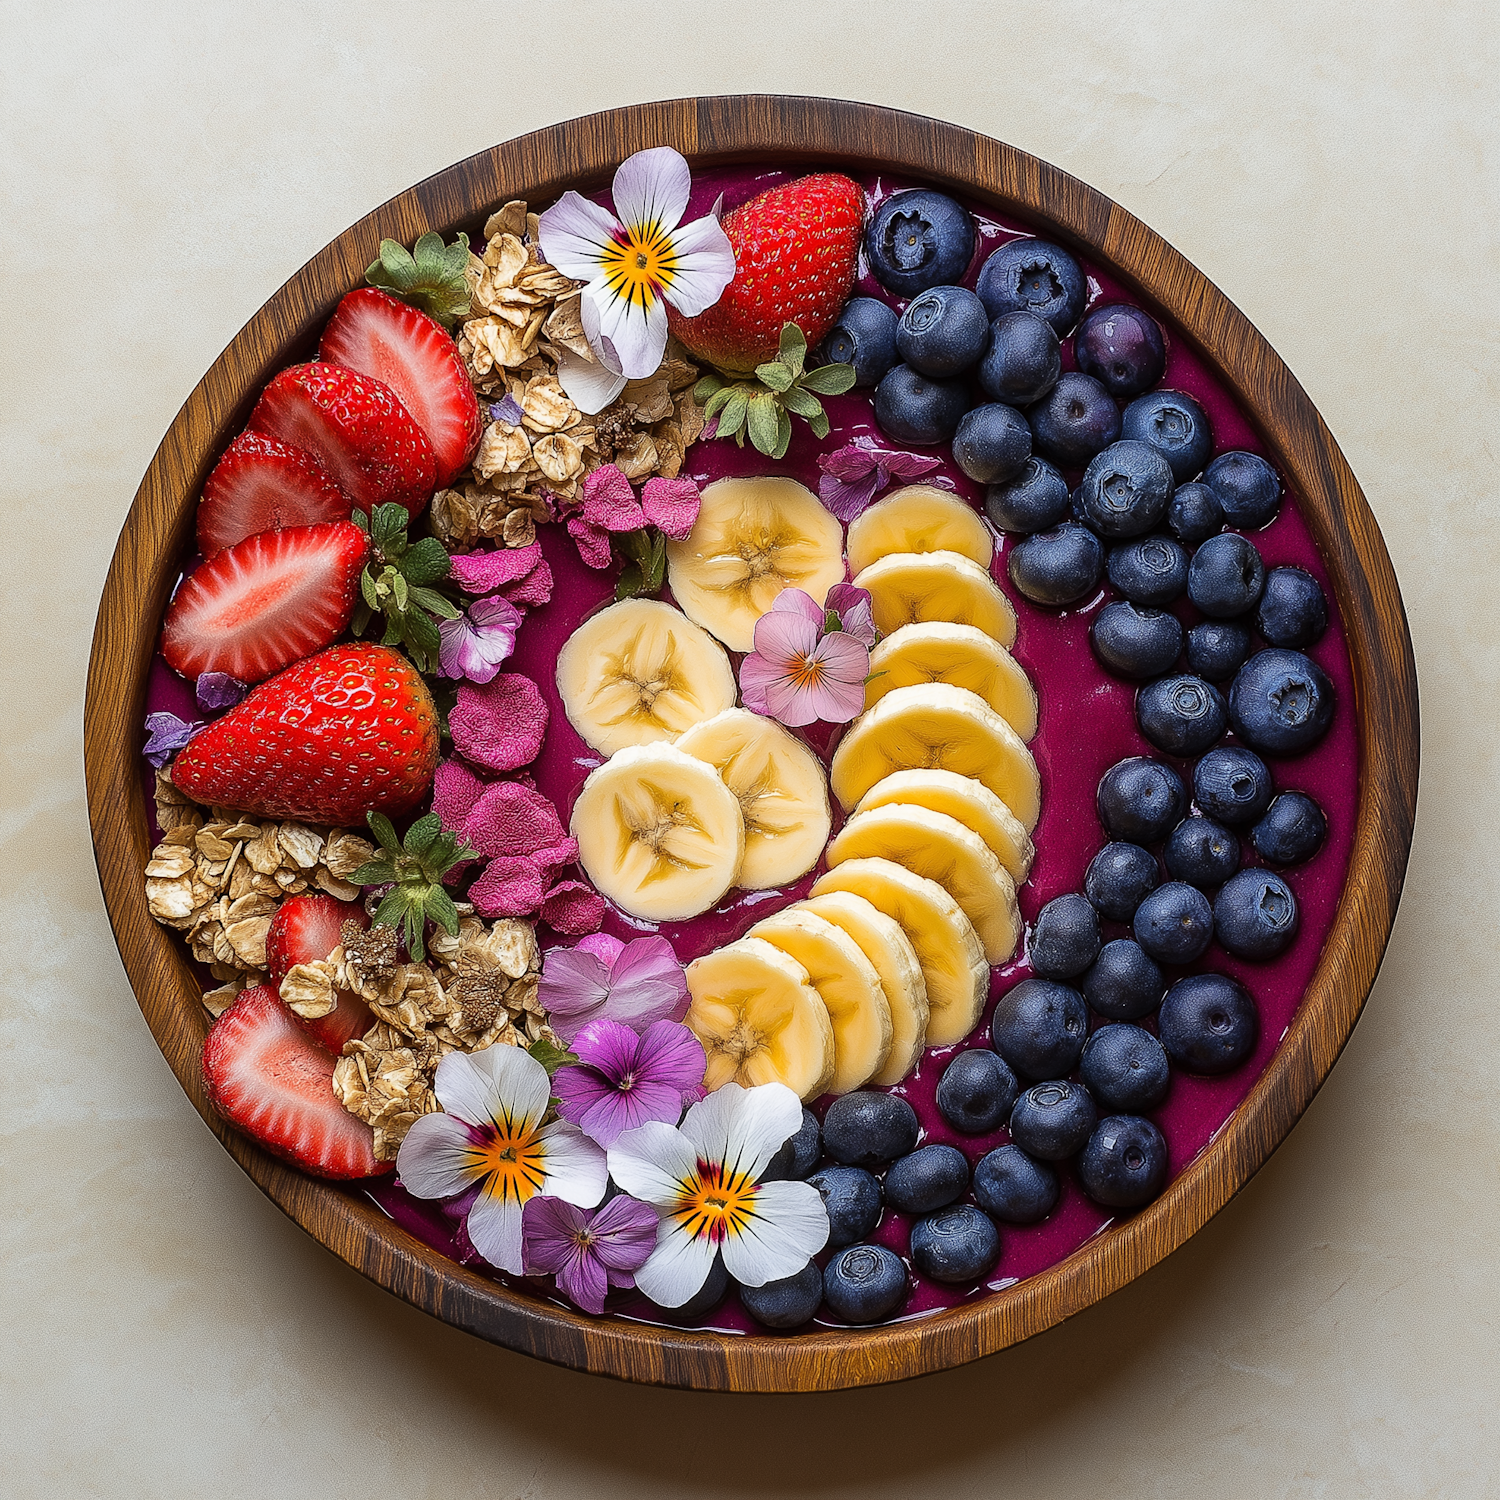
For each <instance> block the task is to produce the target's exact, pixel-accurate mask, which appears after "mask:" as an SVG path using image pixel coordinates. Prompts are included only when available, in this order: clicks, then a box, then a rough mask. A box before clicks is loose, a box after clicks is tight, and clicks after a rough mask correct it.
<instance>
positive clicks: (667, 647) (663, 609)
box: [557, 599, 735, 755]
mask: <svg viewBox="0 0 1500 1500" xmlns="http://www.w3.org/2000/svg"><path fill="white" fill-rule="evenodd" d="M557 691H558V694H559V695H560V696H561V698H562V704H563V709H564V711H565V712H566V713H567V715H568V722H569V723H570V724H571V725H572V726H573V728H574V729H576V730H577V731H578V733H579V734H580V735H582V736H583V738H584V739H585V740H587V741H588V743H589V744H590V745H592V746H593V747H594V749H595V750H598V751H599V752H600V753H601V754H603V755H613V754H614V753H615V751H616V750H623V749H624V748H625V747H626V746H627V745H646V744H651V743H653V742H655V741H659V740H672V739H675V738H676V737H677V736H678V735H679V734H681V733H682V731H683V730H684V729H687V728H689V727H690V726H691V725H693V724H696V723H698V722H699V721H700V720H701V719H707V718H711V717H712V716H713V715H714V714H716V713H720V712H722V711H723V710H724V709H726V708H732V707H733V706H734V698H735V682H734V669H733V668H732V667H731V666H730V664H729V657H728V656H727V655H726V654H725V651H724V648H723V647H722V646H721V645H719V643H718V642H717V641H715V640H714V639H713V638H712V637H711V636H710V635H709V634H708V632H707V631H705V630H703V629H701V628H700V627H699V626H697V625H694V624H693V622H692V621H691V620H689V619H688V618H687V616H686V615H684V614H683V613H682V611H681V610H677V609H673V608H672V606H671V605H670V604H663V603H662V602H661V601H660V600H659V599H626V600H623V601H622V602H621V603H619V604H611V605H610V606H609V608H608V609H601V610H600V611H599V613H598V614H597V615H593V616H591V617H590V618H589V619H587V620H585V621H584V622H583V624H582V625H580V626H579V627H578V629H577V630H575V631H574V632H573V634H572V635H570V636H569V637H568V639H567V640H566V641H565V642H564V643H563V648H562V650H561V651H559V652H558V654H557Z"/></svg>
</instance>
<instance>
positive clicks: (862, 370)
mask: <svg viewBox="0 0 1500 1500" xmlns="http://www.w3.org/2000/svg"><path fill="white" fill-rule="evenodd" d="M823 358H824V359H826V360H827V361H828V363H829V364H834V365H853V366H854V383H855V385H857V386H872V385H879V384H880V378H881V376H883V375H884V374H885V372H886V371H887V370H889V369H890V368H891V366H892V365H894V364H895V363H896V362H897V358H898V356H897V354H896V313H895V309H894V308H891V307H887V306H886V304H885V303H884V302H882V301H881V300H880V299H879V298H878V297H851V298H850V299H849V300H848V301H847V302H846V303H845V304H844V310H843V312H841V313H840V314H839V320H838V322H837V323H835V324H834V325H833V328H832V329H831V330H830V332H829V334H828V337H827V338H825V339H824V340H823Z"/></svg>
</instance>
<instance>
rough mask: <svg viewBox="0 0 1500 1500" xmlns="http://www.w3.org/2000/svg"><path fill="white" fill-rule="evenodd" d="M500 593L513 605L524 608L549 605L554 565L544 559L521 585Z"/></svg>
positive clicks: (504, 589)
mask: <svg viewBox="0 0 1500 1500" xmlns="http://www.w3.org/2000/svg"><path fill="white" fill-rule="evenodd" d="M521 550H522V551H526V550H529V549H526V548H522V549H521ZM500 592H501V594H503V595H504V596H505V598H507V599H509V600H510V602H511V603H512V604H519V605H521V606H523V607H524V606H526V605H537V604H546V603H548V602H549V601H550V600H551V598H552V564H551V563H549V562H548V561H547V559H546V558H545V557H544V558H543V559H542V560H541V561H540V562H539V563H538V564H537V565H536V567H534V568H533V569H532V570H531V571H530V572H529V573H528V574H527V575H526V576H525V577H524V578H523V579H522V580H521V581H520V582H519V583H514V584H511V586H510V587H509V588H503V589H501V590H500Z"/></svg>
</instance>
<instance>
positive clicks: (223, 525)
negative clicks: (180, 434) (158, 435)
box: [198, 432, 354, 557]
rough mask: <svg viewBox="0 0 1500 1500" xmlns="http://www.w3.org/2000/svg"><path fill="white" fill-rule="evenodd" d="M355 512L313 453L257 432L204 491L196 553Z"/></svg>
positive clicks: (229, 453)
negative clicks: (285, 528) (256, 534)
mask: <svg viewBox="0 0 1500 1500" xmlns="http://www.w3.org/2000/svg"><path fill="white" fill-rule="evenodd" d="M353 508H354V507H353V502H352V501H351V500H350V499H349V497H348V496H347V495H346V494H345V493H344V492H343V491H342V490H341V489H340V488H339V487H338V485H336V484H335V483H334V482H333V480H332V479H331V478H330V477H329V475H328V470H327V469H325V468H324V467H323V465H322V464H320V463H319V462H318V460H317V459H315V458H314V457H313V456H312V454H311V453H305V452H304V451H303V450H302V449H301V448H293V447H291V446H290V445H289V444H287V443H279V442H277V441H276V439H275V438H268V437H265V436H264V435H263V434H261V433H258V432H242V433H241V434H240V435H239V436H238V437H237V438H236V439H235V440H234V441H233V442H232V443H231V444H230V445H229V447H228V448H227V449H226V450H225V453H224V456H223V458H221V459H220V460H219V461H218V463H216V464H215V465H214V471H213V473H212V474H210V475H209V476H208V482H207V483H206V484H205V485H204V486H203V498H202V500H200V501H199V502H198V550H199V551H200V552H201V553H202V554H203V555H204V556H205V557H212V556H213V555H214V553H215V552H222V551H223V550H224V549H225V548H226V547H232V546H234V544H235V543H236V542H242V541H244V540H245V538H246V537H247V536H254V535H255V533H256V532H258V531H280V530H281V529H282V528H283V527H287V526H315V525H317V524H318V523H319V522H320V521H347V520H348V519H349V512H350V511H351V510H352V509H353Z"/></svg>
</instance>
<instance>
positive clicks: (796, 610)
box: [757, 589, 828, 649]
mask: <svg viewBox="0 0 1500 1500" xmlns="http://www.w3.org/2000/svg"><path fill="white" fill-rule="evenodd" d="M771 609H772V610H773V611H775V612H776V613H777V614H783V615H800V616H801V617H802V618H803V619H804V620H806V621H807V623H808V624H809V625H811V626H812V627H813V629H814V630H815V631H816V630H821V629H822V628H823V622H824V620H825V619H826V618H827V616H828V611H827V609H825V608H824V606H823V605H821V604H819V603H818V601H817V600H816V599H814V598H813V596H812V595H811V594H809V593H808V592H807V590H806V589H782V591H781V592H780V593H779V594H777V596H776V598H775V599H774V600H772V602H771ZM757 623H759V622H757ZM814 639H816V637H814ZM808 649H811V647H809V648H808Z"/></svg>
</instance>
